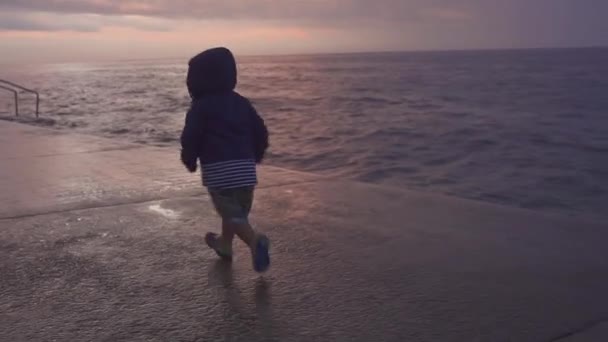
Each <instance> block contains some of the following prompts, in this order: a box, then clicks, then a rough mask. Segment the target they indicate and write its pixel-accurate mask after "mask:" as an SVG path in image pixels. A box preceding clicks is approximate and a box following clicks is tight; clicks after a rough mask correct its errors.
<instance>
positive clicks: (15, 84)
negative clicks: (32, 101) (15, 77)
mask: <svg viewBox="0 0 608 342" xmlns="http://www.w3.org/2000/svg"><path fill="white" fill-rule="evenodd" d="M0 83H4V84H8V85H9V86H11V87H14V88H17V89H20V90H23V91H25V92H27V93H32V94H34V95H36V117H38V115H39V108H40V94H38V92H37V91H35V90H32V89H28V88H26V87H23V86H21V85H19V84H17V83H13V82H11V81H7V80H3V79H0ZM0 88H2V89H5V90H8V91H12V92H13V93H14V94H15V115H16V116H19V93H18V92H17V91H16V90H15V89H11V88H9V87H5V86H1V85H0Z"/></svg>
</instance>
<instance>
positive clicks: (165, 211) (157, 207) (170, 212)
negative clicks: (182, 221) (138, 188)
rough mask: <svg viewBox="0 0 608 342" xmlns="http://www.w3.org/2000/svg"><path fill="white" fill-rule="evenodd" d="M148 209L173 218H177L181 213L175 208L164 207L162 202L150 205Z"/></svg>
mask: <svg viewBox="0 0 608 342" xmlns="http://www.w3.org/2000/svg"><path fill="white" fill-rule="evenodd" d="M148 209H150V210H151V211H153V212H155V213H157V214H161V215H163V216H164V217H167V218H171V219H174V218H177V217H178V216H179V214H178V213H177V212H176V211H175V210H171V209H166V208H163V207H161V206H160V204H154V205H151V206H149V207H148Z"/></svg>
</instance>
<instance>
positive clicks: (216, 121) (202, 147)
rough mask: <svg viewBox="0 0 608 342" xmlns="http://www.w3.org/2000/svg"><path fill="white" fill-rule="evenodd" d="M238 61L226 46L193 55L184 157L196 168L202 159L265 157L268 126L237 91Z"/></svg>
mask: <svg viewBox="0 0 608 342" xmlns="http://www.w3.org/2000/svg"><path fill="white" fill-rule="evenodd" d="M236 83H237V69H236V61H235V59H234V56H233V55H232V53H231V52H230V51H229V50H228V49H226V48H215V49H211V50H207V51H204V52H202V53H200V54H199V55H197V56H195V57H194V58H192V59H191V60H190V63H189V69H188V78H187V85H188V91H189V92H190V96H191V97H192V105H191V107H190V110H189V111H188V114H187V115H186V124H185V126H184V129H183V132H182V135H181V144H182V162H183V163H184V164H185V165H186V167H188V169H189V170H190V171H192V172H194V171H196V161H197V159H199V160H200V163H201V165H205V164H214V163H219V162H226V161H232V160H245V159H249V160H254V161H255V162H256V163H261V162H262V159H263V158H264V154H265V151H266V149H267V148H268V130H267V129H266V126H265V125H264V121H263V120H262V118H261V117H260V116H259V115H258V113H257V112H256V110H255V108H254V107H253V106H252V104H251V103H250V102H249V100H247V99H246V98H245V97H243V96H241V95H239V94H238V93H236V92H235V91H234V89H235V87H236Z"/></svg>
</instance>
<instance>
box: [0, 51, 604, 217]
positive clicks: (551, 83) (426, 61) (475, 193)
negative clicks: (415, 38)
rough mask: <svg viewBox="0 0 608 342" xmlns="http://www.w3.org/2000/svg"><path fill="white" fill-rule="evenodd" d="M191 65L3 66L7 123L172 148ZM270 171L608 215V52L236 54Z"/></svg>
mask: <svg viewBox="0 0 608 342" xmlns="http://www.w3.org/2000/svg"><path fill="white" fill-rule="evenodd" d="M187 62H188V58H181V59H171V60H130V61H120V62H111V63H108V62H104V63H68V64H48V65H42V64H38V65H2V66H0V78H3V79H9V80H12V81H14V82H18V83H21V84H22V85H25V86H27V87H29V88H33V89H36V90H37V91H38V92H39V93H40V98H41V102H40V119H35V118H34V107H35V106H34V101H33V98H32V97H31V96H29V95H27V94H22V95H20V96H21V99H22V101H21V103H20V111H21V115H20V117H19V118H18V119H16V118H15V117H14V114H13V111H14V107H13V96H12V94H11V93H8V92H0V117H1V118H2V119H4V120H17V121H20V122H25V123H27V124H32V125H43V126H49V127H53V128H55V129H58V130H61V131H66V132H80V133H87V134H93V135H99V136H106V137H111V138H114V139H120V140H124V141H131V142H137V143H141V144H147V145H155V146H171V147H175V148H176V150H177V148H178V144H179V140H178V139H179V135H180V132H181V129H182V127H183V123H184V116H185V113H186V111H187V110H188V107H189V105H190V99H189V96H188V92H187V90H186V87H185V74H186V70H187ZM238 63H239V84H238V89H237V91H238V92H240V93H241V94H242V95H244V96H247V97H249V98H250V99H251V100H252V102H253V103H254V105H255V106H256V107H257V109H258V111H259V112H260V114H261V115H262V117H263V118H264V120H265V122H266V124H267V125H268V127H269V130H270V133H271V139H270V143H271V147H270V150H269V154H268V159H267V161H266V163H268V164H269V165H276V166H280V167H285V168H290V169H295V170H301V171H309V172H314V173H319V174H323V175H327V176H330V177H335V178H336V179H347V180H354V181H360V182H369V183H376V184H382V185H383V186H388V187H393V188H402V189H413V190H419V191H426V192H432V193H440V194H447V195H450V196H456V197H460V198H466V199H473V200H478V201H485V202H492V203H498V204H502V205H507V206H514V207H522V208H528V209H532V210H538V211H543V212H551V213H559V214H564V215H569V216H581V217H585V218H591V219H594V220H595V219H599V220H603V219H606V218H608V48H584V49H530V50H489V51H435V52H390V53H361V54H327V55H300V56H250V57H247V56H238Z"/></svg>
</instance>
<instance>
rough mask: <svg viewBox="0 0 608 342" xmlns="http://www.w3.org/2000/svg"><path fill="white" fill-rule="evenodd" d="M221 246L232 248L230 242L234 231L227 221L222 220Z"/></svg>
mask: <svg viewBox="0 0 608 342" xmlns="http://www.w3.org/2000/svg"><path fill="white" fill-rule="evenodd" d="M221 240H222V244H224V245H225V246H232V240H234V230H233V229H232V227H231V226H230V222H229V221H228V220H222V237H221Z"/></svg>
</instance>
